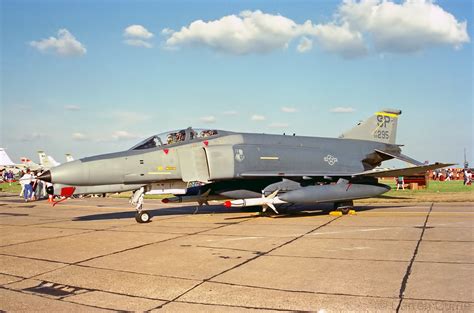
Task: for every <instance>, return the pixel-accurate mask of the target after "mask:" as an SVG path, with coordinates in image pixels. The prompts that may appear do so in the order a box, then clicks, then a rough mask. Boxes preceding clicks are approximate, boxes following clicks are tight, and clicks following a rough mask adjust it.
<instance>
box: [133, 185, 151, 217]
mask: <svg viewBox="0 0 474 313" xmlns="http://www.w3.org/2000/svg"><path fill="white" fill-rule="evenodd" d="M144 196H145V187H141V188H140V189H138V190H135V191H134V192H133V194H132V197H131V198H130V203H131V204H132V205H134V206H135V209H136V210H137V212H136V213H135V220H136V221H137V222H138V223H140V224H141V223H149V222H150V221H151V215H150V213H148V212H147V211H145V210H143V197H144Z"/></svg>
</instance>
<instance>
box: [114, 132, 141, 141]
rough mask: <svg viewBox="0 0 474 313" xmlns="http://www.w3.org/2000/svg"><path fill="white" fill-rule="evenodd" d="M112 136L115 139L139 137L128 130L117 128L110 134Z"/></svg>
mask: <svg viewBox="0 0 474 313" xmlns="http://www.w3.org/2000/svg"><path fill="white" fill-rule="evenodd" d="M112 138H113V139H115V140H119V141H121V140H131V139H137V138H140V137H139V136H138V135H135V134H132V133H129V132H128V131H125V130H117V131H115V132H114V133H113V134H112Z"/></svg>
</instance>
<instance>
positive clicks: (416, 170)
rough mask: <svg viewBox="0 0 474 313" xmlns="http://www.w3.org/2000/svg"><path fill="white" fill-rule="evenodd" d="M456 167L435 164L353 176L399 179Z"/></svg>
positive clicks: (374, 171)
mask: <svg viewBox="0 0 474 313" xmlns="http://www.w3.org/2000/svg"><path fill="white" fill-rule="evenodd" d="M452 165H455V163H433V164H429V165H422V166H413V167H404V168H397V169H390V170H370V171H365V172H361V173H357V174H354V175H352V176H353V177H355V176H371V177H397V176H410V175H416V174H420V173H425V172H426V171H432V170H436V169H439V168H443V167H447V166H452Z"/></svg>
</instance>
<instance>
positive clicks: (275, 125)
mask: <svg viewBox="0 0 474 313" xmlns="http://www.w3.org/2000/svg"><path fill="white" fill-rule="evenodd" d="M288 126H289V124H288V123H271V124H270V125H268V127H271V128H287V127H288Z"/></svg>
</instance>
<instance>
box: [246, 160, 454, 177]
mask: <svg viewBox="0 0 474 313" xmlns="http://www.w3.org/2000/svg"><path fill="white" fill-rule="evenodd" d="M452 165H454V163H434V164H430V165H421V166H414V167H405V168H399V169H388V170H369V171H364V172H360V173H336V172H335V173H322V172H317V171H314V172H309V171H308V172H285V173H281V172H270V171H255V172H246V173H242V174H241V176H242V177H305V176H306V177H351V176H352V177H357V176H371V177H396V176H410V175H415V174H419V173H424V172H426V171H431V170H435V169H438V168H443V167H447V166H452Z"/></svg>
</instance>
